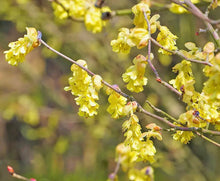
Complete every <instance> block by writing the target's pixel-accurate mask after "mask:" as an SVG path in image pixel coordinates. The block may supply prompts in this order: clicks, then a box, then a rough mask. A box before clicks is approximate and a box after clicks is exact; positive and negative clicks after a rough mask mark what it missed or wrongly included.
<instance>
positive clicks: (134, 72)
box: [122, 55, 147, 92]
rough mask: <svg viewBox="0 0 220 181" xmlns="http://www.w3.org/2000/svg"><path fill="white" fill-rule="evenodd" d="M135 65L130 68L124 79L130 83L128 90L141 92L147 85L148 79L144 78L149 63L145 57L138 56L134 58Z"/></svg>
mask: <svg viewBox="0 0 220 181" xmlns="http://www.w3.org/2000/svg"><path fill="white" fill-rule="evenodd" d="M133 63H134V65H132V66H130V67H129V68H128V69H127V70H126V72H125V73H124V74H123V75H122V77H123V80H124V82H128V84H127V89H128V90H130V91H132V92H141V91H143V86H144V85H146V84H147V78H146V77H144V74H145V68H146V65H147V61H146V58H145V57H144V56H143V55H138V56H137V57H135V58H134V60H133Z"/></svg>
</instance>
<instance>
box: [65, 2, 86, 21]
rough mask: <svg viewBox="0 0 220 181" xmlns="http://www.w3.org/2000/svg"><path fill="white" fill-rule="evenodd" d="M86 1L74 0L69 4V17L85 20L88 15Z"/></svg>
mask: <svg viewBox="0 0 220 181" xmlns="http://www.w3.org/2000/svg"><path fill="white" fill-rule="evenodd" d="M86 3H87V2H86V1H85V0H72V1H70V2H69V15H70V16H72V17H74V18H83V17H84V15H85V14H86V11H87V7H86Z"/></svg>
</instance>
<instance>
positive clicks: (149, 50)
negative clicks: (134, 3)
mask: <svg viewBox="0 0 220 181" xmlns="http://www.w3.org/2000/svg"><path fill="white" fill-rule="evenodd" d="M143 13H144V18H145V20H146V22H147V26H148V36H149V40H148V51H147V62H148V64H149V65H150V68H151V70H152V71H153V72H154V74H155V76H156V78H157V79H160V76H159V74H158V72H157V70H156V69H155V67H154V65H153V64H152V62H151V59H150V54H151V39H150V38H151V27H150V22H149V20H148V18H147V14H146V12H145V11H144V10H143Z"/></svg>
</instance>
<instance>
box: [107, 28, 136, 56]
mask: <svg viewBox="0 0 220 181" xmlns="http://www.w3.org/2000/svg"><path fill="white" fill-rule="evenodd" d="M119 31H120V33H119V34H118V38H117V40H112V41H111V46H112V50H113V51H114V52H117V53H125V54H128V53H129V52H130V50H131V47H133V46H135V44H134V43H133V42H132V41H131V40H130V38H129V34H130V33H129V29H128V28H121V29H120V30H119Z"/></svg>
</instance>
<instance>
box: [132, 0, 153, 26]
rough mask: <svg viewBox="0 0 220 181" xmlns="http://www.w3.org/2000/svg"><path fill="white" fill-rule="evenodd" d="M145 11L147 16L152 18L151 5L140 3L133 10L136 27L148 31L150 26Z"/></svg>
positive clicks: (144, 2)
mask: <svg viewBox="0 0 220 181" xmlns="http://www.w3.org/2000/svg"><path fill="white" fill-rule="evenodd" d="M143 11H144V12H146V14H147V16H150V8H149V4H148V3H147V2H146V1H142V2H140V3H138V4H137V5H135V6H134V7H133V8H132V12H133V13H134V15H135V17H134V25H135V26H136V27H140V28H146V29H147V27H148V26H147V22H146V20H145V17H144V13H143Z"/></svg>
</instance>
